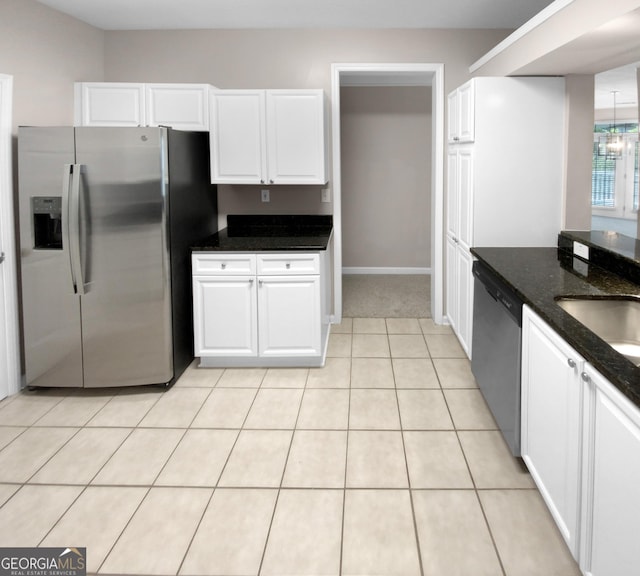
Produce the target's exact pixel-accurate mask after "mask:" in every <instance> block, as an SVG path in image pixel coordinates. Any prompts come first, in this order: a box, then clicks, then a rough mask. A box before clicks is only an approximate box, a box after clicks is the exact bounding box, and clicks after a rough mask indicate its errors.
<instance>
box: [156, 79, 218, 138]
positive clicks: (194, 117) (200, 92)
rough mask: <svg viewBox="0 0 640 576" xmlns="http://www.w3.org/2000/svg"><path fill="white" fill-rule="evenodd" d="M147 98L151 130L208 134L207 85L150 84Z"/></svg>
mask: <svg viewBox="0 0 640 576" xmlns="http://www.w3.org/2000/svg"><path fill="white" fill-rule="evenodd" d="M145 97H146V119H147V125H148V126H171V127H172V128H176V129H177V130H195V131H199V132H206V131H207V130H209V85H208V84H147V85H146V86H145Z"/></svg>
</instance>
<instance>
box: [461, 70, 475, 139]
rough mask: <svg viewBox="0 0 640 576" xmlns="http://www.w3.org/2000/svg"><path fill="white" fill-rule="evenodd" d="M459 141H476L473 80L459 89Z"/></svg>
mask: <svg viewBox="0 0 640 576" xmlns="http://www.w3.org/2000/svg"><path fill="white" fill-rule="evenodd" d="M457 92H458V139H459V141H460V142H473V141H474V140H475V98H474V83H473V80H471V81H470V82H467V83H466V84H463V85H462V86H460V88H458V90H457Z"/></svg>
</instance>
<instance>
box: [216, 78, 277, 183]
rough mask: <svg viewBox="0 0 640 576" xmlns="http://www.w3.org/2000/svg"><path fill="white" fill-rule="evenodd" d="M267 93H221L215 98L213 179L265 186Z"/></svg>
mask: <svg viewBox="0 0 640 576" xmlns="http://www.w3.org/2000/svg"><path fill="white" fill-rule="evenodd" d="M264 107H265V93H264V90H220V91H218V92H213V93H212V95H211V130H210V136H209V138H210V141H211V179H212V180H213V182H224V183H226V184H261V183H264V173H265V172H266V156H265V154H264V139H265V114H264Z"/></svg>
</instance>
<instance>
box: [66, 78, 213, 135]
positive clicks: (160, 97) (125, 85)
mask: <svg viewBox="0 0 640 576" xmlns="http://www.w3.org/2000/svg"><path fill="white" fill-rule="evenodd" d="M210 88H212V86H210V85H209V84H138V83H129V82H80V83H77V84H76V85H75V125H76V126H170V127H171V128H175V129H176V130H196V131H207V130H209V90H210Z"/></svg>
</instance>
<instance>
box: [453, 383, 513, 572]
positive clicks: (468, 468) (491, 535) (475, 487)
mask: <svg viewBox="0 0 640 576" xmlns="http://www.w3.org/2000/svg"><path fill="white" fill-rule="evenodd" d="M442 396H443V397H444V402H445V404H446V406H447V410H448V411H449V417H450V418H451V422H452V423H453V428H454V431H455V434H456V439H457V440H458V446H459V447H460V452H462V457H463V458H464V463H465V465H466V466H467V472H468V473H469V478H471V483H472V484H473V493H474V494H475V496H476V500H477V501H478V503H479V505H480V510H481V511H482V517H483V518H484V522H485V525H486V527H487V531H488V532H489V537H490V538H491V544H492V545H493V550H494V552H495V554H496V558H497V559H498V563H499V564H500V569H501V570H502V575H503V576H506V571H505V568H504V565H503V563H502V558H501V556H500V552H499V550H498V546H497V544H496V541H495V538H494V537H493V532H492V531H491V526H490V525H489V520H488V519H487V516H486V514H485V511H484V507H483V506H482V501H481V500H480V495H479V494H478V486H477V484H476V479H475V477H474V476H473V474H472V472H471V466H470V465H469V460H468V458H467V453H466V452H465V451H464V446H463V445H462V440H461V439H460V434H459V431H458V426H457V424H456V421H455V420H454V418H453V414H452V412H451V408H450V406H449V401H448V400H447V395H446V394H445V393H444V390H443V393H442Z"/></svg>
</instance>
